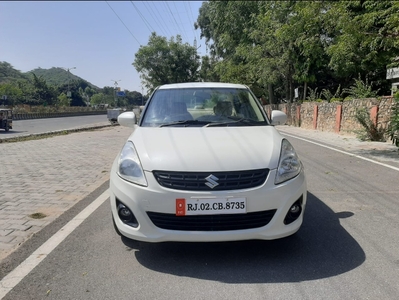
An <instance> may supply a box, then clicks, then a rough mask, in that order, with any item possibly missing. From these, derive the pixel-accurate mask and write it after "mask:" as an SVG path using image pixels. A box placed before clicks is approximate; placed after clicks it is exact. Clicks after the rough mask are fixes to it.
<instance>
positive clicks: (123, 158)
mask: <svg viewBox="0 0 399 300" xmlns="http://www.w3.org/2000/svg"><path fill="white" fill-rule="evenodd" d="M118 175H119V176H120V177H121V178H123V179H125V180H127V181H130V182H133V183H136V184H139V185H143V186H147V180H146V179H145V176H144V172H143V168H142V167H141V163H140V160H139V157H138V155H137V152H136V150H135V149H134V146H133V143H132V142H127V143H126V144H125V146H123V148H122V151H121V154H120V156H119V159H118Z"/></svg>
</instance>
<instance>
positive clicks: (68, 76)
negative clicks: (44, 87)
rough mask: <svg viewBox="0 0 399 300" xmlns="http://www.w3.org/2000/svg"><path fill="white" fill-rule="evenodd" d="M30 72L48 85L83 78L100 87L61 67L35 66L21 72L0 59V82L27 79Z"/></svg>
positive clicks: (91, 85) (96, 87)
mask: <svg viewBox="0 0 399 300" xmlns="http://www.w3.org/2000/svg"><path fill="white" fill-rule="evenodd" d="M31 73H35V75H36V76H38V77H40V76H42V78H43V79H44V80H46V82H47V84H48V85H53V86H58V85H62V84H65V83H67V82H68V80H71V81H74V80H76V81H79V80H83V81H85V82H87V84H88V85H89V86H90V87H92V88H94V89H97V90H99V89H100V88H99V87H98V86H95V85H94V84H92V83H90V82H88V81H87V80H85V79H83V78H81V77H79V76H76V75H74V74H72V73H68V72H67V71H66V70H64V69H63V68H55V67H53V68H51V69H42V68H37V69H34V70H32V71H29V72H25V73H23V72H21V71H19V70H16V69H15V68H14V67H13V66H12V65H11V64H10V63H8V62H5V61H0V83H3V82H10V81H15V80H19V79H25V80H26V79H29V78H31V76H32V75H31Z"/></svg>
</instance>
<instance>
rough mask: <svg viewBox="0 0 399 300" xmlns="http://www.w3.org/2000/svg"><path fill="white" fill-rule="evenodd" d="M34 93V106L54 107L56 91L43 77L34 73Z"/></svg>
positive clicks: (32, 102) (32, 100)
mask: <svg viewBox="0 0 399 300" xmlns="http://www.w3.org/2000/svg"><path fill="white" fill-rule="evenodd" d="M32 84H33V93H32V98H31V103H30V104H34V105H42V104H43V105H53V104H54V103H55V101H56V91H55V89H54V88H53V87H50V86H48V85H47V82H46V80H44V79H43V78H42V76H39V77H38V76H36V74H35V73H32Z"/></svg>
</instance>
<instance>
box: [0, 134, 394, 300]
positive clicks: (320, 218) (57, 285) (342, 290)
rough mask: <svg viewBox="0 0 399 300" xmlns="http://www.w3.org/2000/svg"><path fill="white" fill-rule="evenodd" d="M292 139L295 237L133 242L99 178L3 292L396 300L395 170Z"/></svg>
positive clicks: (40, 237) (25, 252) (39, 237)
mask: <svg viewBox="0 0 399 300" xmlns="http://www.w3.org/2000/svg"><path fill="white" fill-rule="evenodd" d="M108 130H117V127H115V128H109V129H108ZM287 136H288V135H287ZM90 138H91V139H92V140H93V139H96V132H92V133H91V135H90ZM288 139H289V140H290V141H291V143H292V144H293V145H294V147H295V148H296V150H297V152H298V154H299V156H300V158H301V160H302V161H303V163H304V165H305V170H306V174H307V179H308V191H309V194H308V205H307V208H306V212H305V221H304V224H303V226H302V228H301V230H300V231H299V232H298V233H297V234H296V235H294V236H293V237H290V238H287V239H282V240H276V241H246V242H229V243H186V244H185V243H162V244H149V243H142V242H133V241H129V240H126V239H124V238H121V237H119V236H117V235H116V233H115V232H114V229H113V227H112V223H111V215H110V208H109V202H108V198H107V195H106V194H103V193H104V192H105V193H106V192H107V188H108V183H104V184H102V185H101V186H100V187H99V188H98V189H96V190H95V191H93V193H91V194H90V195H88V196H87V197H85V198H84V199H83V200H81V201H80V202H79V203H78V204H76V205H75V206H74V207H72V209H71V210H68V211H67V212H66V213H65V214H63V215H62V216H61V217H59V218H58V219H57V220H56V221H55V222H54V223H52V226H47V227H46V228H44V229H43V230H42V231H40V232H39V233H38V234H36V235H34V236H33V237H32V238H31V239H30V240H29V241H28V242H27V243H26V244H24V245H23V247H22V248H21V250H20V251H17V252H16V253H14V254H12V255H11V256H10V258H11V259H9V260H8V264H7V265H5V264H2V265H0V267H1V269H0V270H1V271H2V273H3V276H4V275H6V274H7V273H9V272H10V271H12V270H14V269H15V268H16V267H18V265H19V263H20V262H22V261H23V259H25V258H26V257H30V256H29V255H30V254H31V253H32V252H33V251H34V250H35V249H36V248H37V247H38V246H40V245H42V244H43V245H47V246H46V247H47V248H46V249H52V248H54V250H49V251H48V254H46V256H45V258H44V259H43V260H40V261H38V262H37V264H38V265H37V266H36V267H35V268H33V269H32V270H31V271H30V272H28V273H27V274H26V276H25V275H24V276H22V277H21V278H22V280H21V281H20V282H19V283H18V284H16V286H15V287H14V288H13V289H12V290H11V291H10V292H8V293H7V294H6V295H5V297H4V299H19V300H22V299H188V298H189V299H397V295H398V294H399V280H398V278H399V251H398V246H399V235H398V232H399V221H398V220H399V219H398V216H399V205H398V202H399V199H398V194H399V184H398V183H399V179H398V178H399V169H398V168H397V167H395V166H394V167H392V168H390V167H389V166H388V165H384V164H381V163H378V164H377V163H374V162H373V161H372V160H364V159H362V158H360V157H356V156H353V155H348V154H347V153H344V152H343V151H335V150H334V149H333V147H329V148H326V147H323V146H322V145H316V144H314V143H312V142H309V141H307V139H306V137H305V138H300V137H299V136H297V137H295V136H292V135H289V136H288ZM104 163H105V164H108V165H110V162H104ZM104 195H105V196H104ZM90 203H93V204H97V205H98V208H96V207H94V208H91V207H90V206H88V205H89V204H90ZM89 208H90V210H88V211H86V210H84V216H83V215H79V216H78V217H77V218H76V219H73V218H74V217H75V216H76V215H77V214H78V213H79V212H80V211H82V209H89ZM70 220H72V222H71V223H68V222H69V221H70ZM68 224H70V225H69V226H72V227H64V230H60V229H61V228H62V227H63V226H64V225H68ZM75 227H76V229H74V228H75ZM65 232H67V233H69V232H70V234H69V235H67V236H65ZM57 234H60V235H59V236H55V235H57ZM54 236H55V238H53V239H51V237H54ZM61 236H62V237H63V238H61ZM64 237H65V239H64ZM49 240H50V243H49V244H46V241H49ZM55 241H56V242H55ZM58 243H59V244H58ZM57 245H58V246H57ZM39 256H40V255H36V256H34V257H32V260H31V261H30V263H26V264H25V267H26V266H27V265H28V267H29V264H31V265H32V266H34V265H35V263H34V262H35V261H37V260H38V259H41V258H40V257H39ZM6 270H7V272H6ZM22 273H23V272H22ZM22 273H21V272H20V273H17V274H19V275H21V274H22ZM3 284H4V282H3V281H2V284H1V285H3Z"/></svg>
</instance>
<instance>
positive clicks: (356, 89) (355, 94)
mask: <svg viewBox="0 0 399 300" xmlns="http://www.w3.org/2000/svg"><path fill="white" fill-rule="evenodd" d="M378 91H379V89H378V90H377V91H373V90H372V84H369V82H368V79H367V78H366V82H364V81H363V80H362V79H361V78H360V75H359V79H355V83H354V84H353V85H351V86H350V87H349V88H348V89H344V90H343V92H344V93H347V94H348V95H349V97H352V98H355V99H362V98H375V97H377V93H378Z"/></svg>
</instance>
